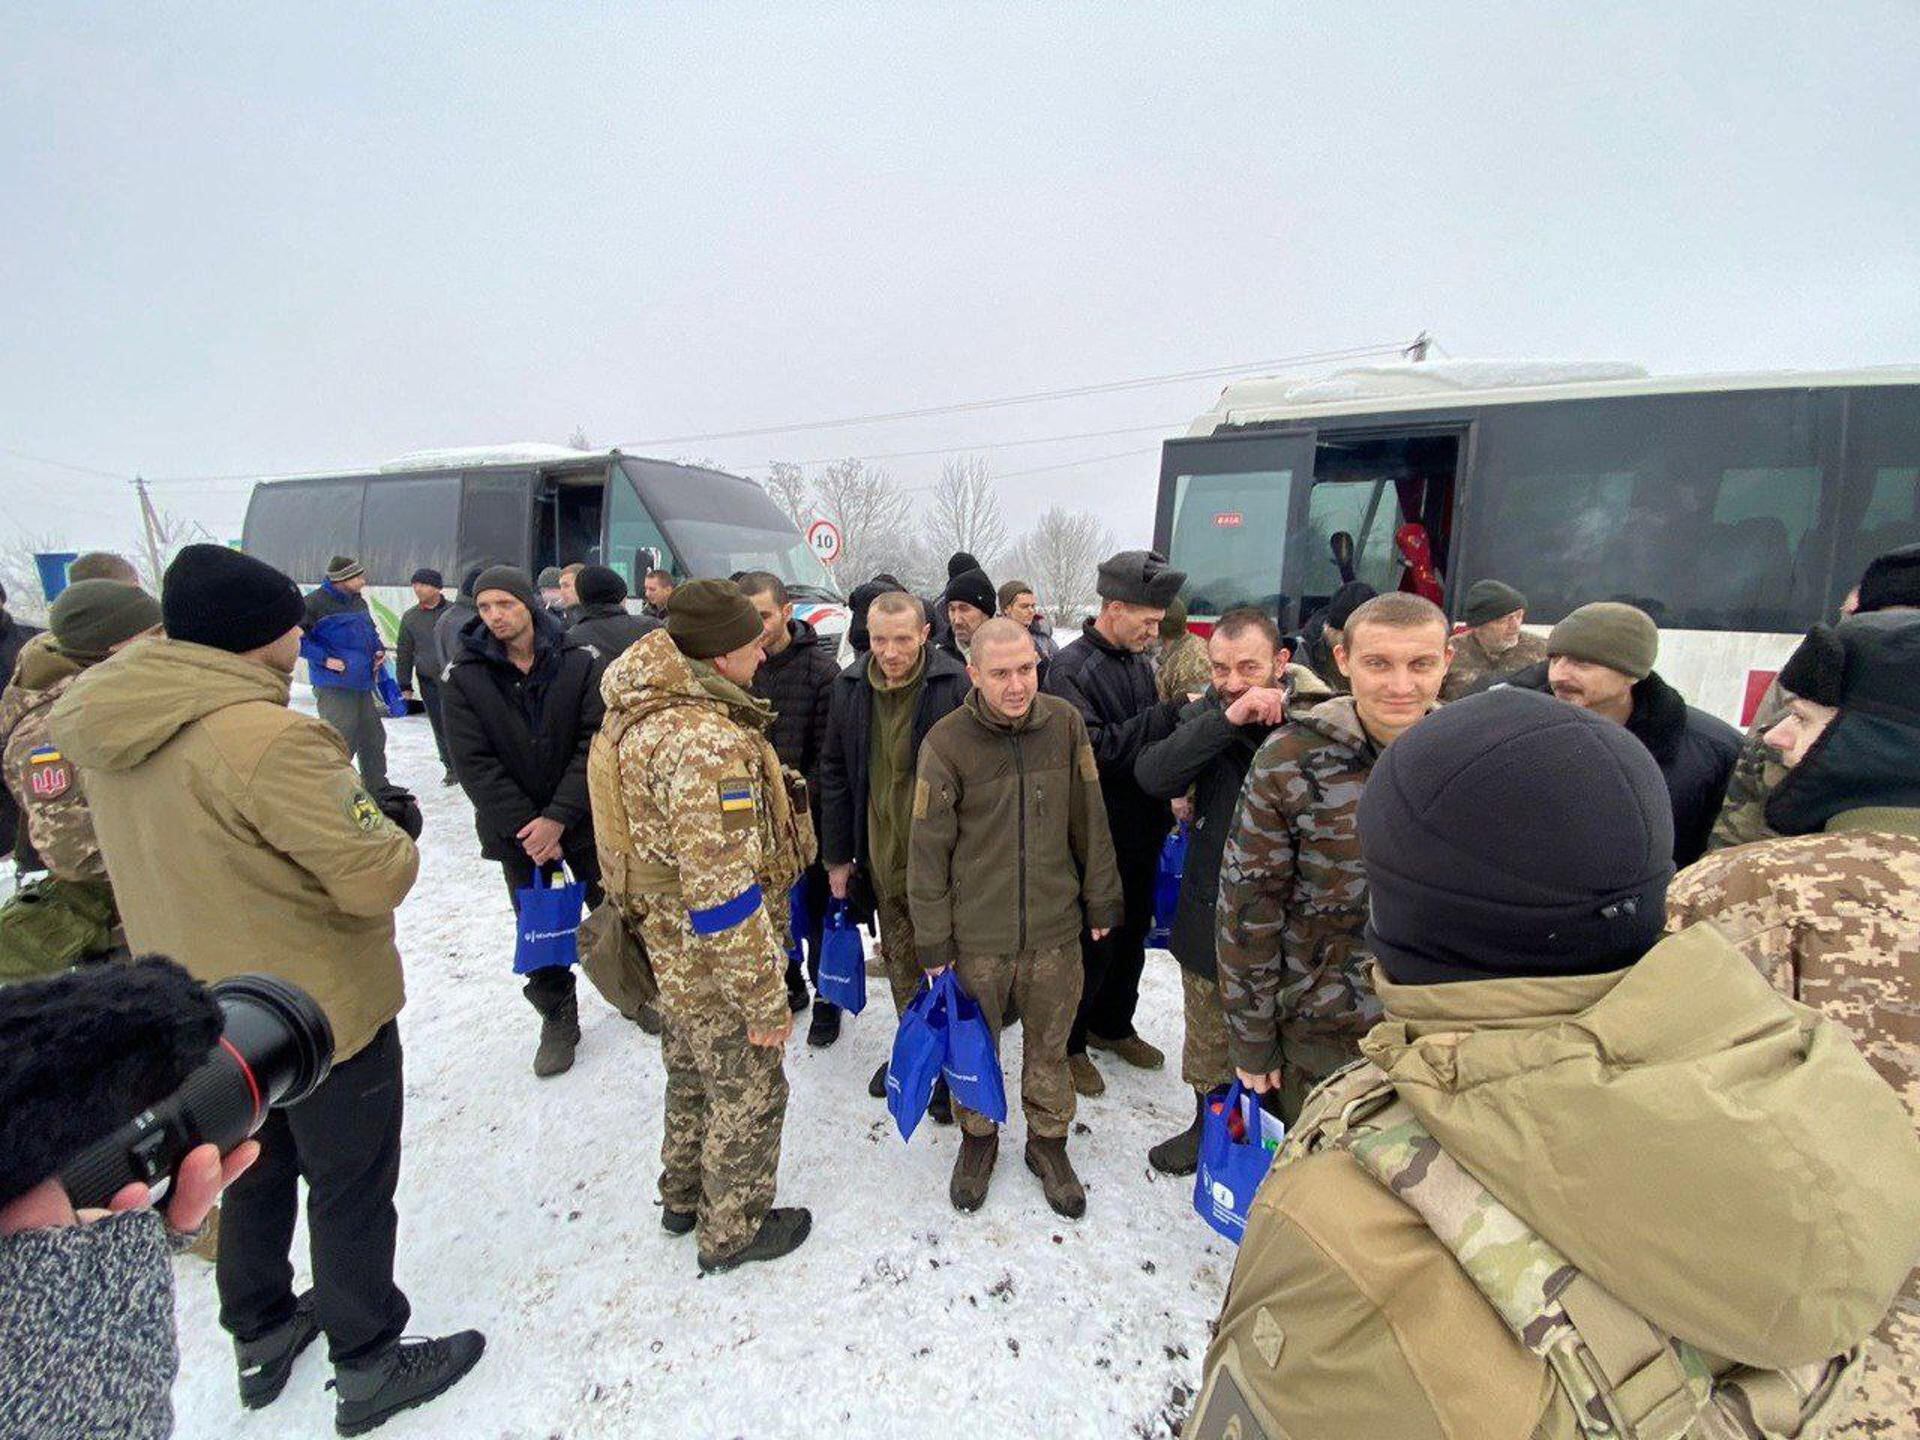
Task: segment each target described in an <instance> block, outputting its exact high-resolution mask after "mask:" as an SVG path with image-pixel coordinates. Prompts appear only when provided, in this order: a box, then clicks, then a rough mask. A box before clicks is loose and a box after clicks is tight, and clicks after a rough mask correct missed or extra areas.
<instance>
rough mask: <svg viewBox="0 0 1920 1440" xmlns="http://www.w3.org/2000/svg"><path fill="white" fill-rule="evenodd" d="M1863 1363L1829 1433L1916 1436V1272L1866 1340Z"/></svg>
mask: <svg viewBox="0 0 1920 1440" xmlns="http://www.w3.org/2000/svg"><path fill="white" fill-rule="evenodd" d="M1866 1351H1867V1363H1866V1365H1865V1366H1864V1367H1863V1368H1862V1369H1861V1371H1860V1373H1859V1374H1858V1375H1857V1376H1855V1377H1854V1384H1853V1395H1852V1397H1851V1399H1850V1400H1849V1401H1848V1402H1847V1403H1846V1404H1845V1405H1844V1406H1842V1407H1841V1409H1840V1410H1839V1412H1838V1413H1839V1415H1840V1419H1839V1421H1838V1422H1837V1423H1836V1424H1835V1425H1834V1427H1833V1429H1832V1430H1831V1431H1829V1432H1828V1433H1829V1434H1832V1435H1835V1436H1840V1435H1849V1436H1883V1435H1884V1436H1893V1435H1920V1272H1916V1273H1915V1274H1913V1275H1910V1276H1908V1277H1907V1285H1906V1288H1905V1289H1904V1290H1902V1291H1901V1292H1900V1298H1899V1299H1898V1300H1896V1301H1894V1303H1893V1313H1892V1314H1890V1315H1888V1316H1887V1318H1886V1319H1885V1320H1883V1321H1881V1322H1880V1328H1879V1329H1878V1330H1875V1331H1874V1332H1873V1334H1872V1336H1870V1337H1869V1338H1868V1340H1867V1346H1866Z"/></svg>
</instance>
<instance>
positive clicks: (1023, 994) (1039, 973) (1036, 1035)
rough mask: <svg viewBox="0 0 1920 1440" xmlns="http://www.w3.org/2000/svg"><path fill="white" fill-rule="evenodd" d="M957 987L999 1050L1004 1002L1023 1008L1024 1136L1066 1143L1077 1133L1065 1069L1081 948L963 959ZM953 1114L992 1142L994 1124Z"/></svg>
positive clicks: (958, 1111) (957, 1110)
mask: <svg viewBox="0 0 1920 1440" xmlns="http://www.w3.org/2000/svg"><path fill="white" fill-rule="evenodd" d="M954 970H955V972H956V973H957V974H958V975H959V977H960V984H961V986H962V988H964V989H965V990H966V992H967V994H969V995H971V996H972V997H973V998H974V1000H975V1001H976V1002H978V1004H979V1006H980V1010H981V1013H982V1014H983V1015H985V1016H986V1020H987V1028H988V1029H989V1030H991V1031H992V1032H993V1040H994V1047H995V1049H996V1051H997V1050H998V1048H999V1044H1000V1030H1001V1027H1002V1025H1004V1024H1005V1021H1006V1014H1007V1001H1008V1000H1009V999H1012V1000H1013V1001H1015V1002H1016V1003H1017V1004H1018V1005H1019V1007H1020V1108H1021V1110H1022V1111H1023V1112H1025V1114H1026V1117H1027V1134H1028V1135H1029V1136H1036V1135H1037V1136H1039V1137H1040V1138H1041V1139H1044V1140H1064V1139H1066V1137H1067V1132H1068V1130H1070V1129H1071V1128H1072V1126H1073V1072H1072V1071H1071V1070H1069V1069H1068V1068H1067V1037H1068V1036H1069V1035H1070V1034H1071V1033H1072V1032H1073V1017H1074V1015H1075V1013H1076V1012H1077V1011H1078V1010H1079V1008H1080V986H1081V984H1082V980H1083V975H1082V971H1081V968H1080V944H1079V942H1078V941H1075V942H1074V943H1072V944H1070V945H1059V946H1055V947H1054V948H1053V949H1051V950H1029V951H1027V952H1026V953H1025V954H1021V955H989V956H984V957H982V956H962V957H961V958H960V960H959V962H958V963H957V964H956V965H955V966H954ZM953 1113H954V1116H955V1118H956V1119H958V1120H959V1122H960V1125H961V1127H962V1128H963V1129H964V1130H965V1131H966V1132H967V1133H968V1134H969V1135H991V1134H993V1133H994V1131H995V1130H996V1129H997V1128H998V1127H997V1126H996V1125H995V1124H994V1123H993V1121H991V1120H989V1119H987V1117H986V1116H984V1115H982V1114H980V1113H978V1112H977V1111H974V1110H969V1109H967V1107H966V1106H964V1105H962V1104H960V1103H959V1102H958V1101H955V1102H954V1106H953Z"/></svg>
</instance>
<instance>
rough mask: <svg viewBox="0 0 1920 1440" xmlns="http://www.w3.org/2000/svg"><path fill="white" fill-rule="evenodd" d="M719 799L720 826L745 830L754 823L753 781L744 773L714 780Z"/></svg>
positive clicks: (724, 828) (725, 828)
mask: <svg viewBox="0 0 1920 1440" xmlns="http://www.w3.org/2000/svg"><path fill="white" fill-rule="evenodd" d="M714 789H715V790H716V791H717V792H718V794H719V799H720V828H721V829H722V830H747V829H751V828H752V826H753V823H754V804H753V782H752V781H751V780H749V779H747V777H746V776H744V775H739V776H734V777H731V778H729V779H726V780H719V781H716V782H714Z"/></svg>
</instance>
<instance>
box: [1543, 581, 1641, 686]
mask: <svg viewBox="0 0 1920 1440" xmlns="http://www.w3.org/2000/svg"><path fill="white" fill-rule="evenodd" d="M1547 654H1548V655H1549V656H1554V655H1565V656H1567V657H1568V658H1569V659H1572V660H1585V661H1587V662H1588V663H1589V664H1593V665H1604V666H1606V667H1607V668H1608V669H1609V670H1618V671H1619V672H1620V673H1621V674H1622V675H1631V676H1632V677H1633V678H1634V679H1635V680H1644V679H1646V678H1647V676H1649V675H1651V674H1652V673H1653V662H1654V661H1655V660H1657V659H1658V658H1659V657H1660V627H1659V626H1658V625H1655V624H1654V623H1653V617H1652V616H1651V615H1649V614H1647V612H1646V611H1644V610H1641V609H1638V608H1636V607H1635V606H1632V605H1622V604H1621V603H1620V602H1619V601H1617V600H1596V601H1595V602H1594V603H1593V604H1591V605H1582V606H1581V607H1580V608H1579V609H1578V610H1576V611H1574V612H1573V613H1572V614H1571V615H1569V616H1567V618H1566V619H1564V620H1562V621H1561V622H1560V623H1559V624H1558V625H1556V626H1554V627H1553V633H1552V634H1551V635H1549V636H1547Z"/></svg>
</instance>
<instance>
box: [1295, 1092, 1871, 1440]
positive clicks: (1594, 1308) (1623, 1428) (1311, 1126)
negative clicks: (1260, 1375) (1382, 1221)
mask: <svg viewBox="0 0 1920 1440" xmlns="http://www.w3.org/2000/svg"><path fill="white" fill-rule="evenodd" d="M1330 1149H1344V1150H1346V1151H1348V1152H1349V1153H1350V1154H1351V1155H1352V1156H1353V1158H1354V1159H1355V1160H1356V1161H1358V1162H1359V1165H1360V1167H1361V1169H1363V1170H1365V1171H1366V1172H1367V1173H1368V1174H1369V1175H1371V1176H1372V1177H1373V1178H1374V1179H1375V1180H1377V1181H1379V1182H1380V1183H1381V1184H1382V1185H1384V1186H1386V1187H1387V1189H1388V1190H1390V1191H1392V1193H1393V1194H1394V1195H1395V1196H1396V1197H1397V1198H1399V1199H1400V1200H1401V1201H1403V1202H1405V1203H1406V1204H1407V1205H1408V1206H1409V1207H1411V1208H1412V1210H1413V1211H1414V1213H1415V1214H1417V1215H1419V1217H1420V1218H1421V1220H1422V1221H1424V1222H1425V1223H1426V1226H1427V1228H1428V1229H1429V1230H1430V1231H1431V1232H1432V1233H1433V1235H1434V1236H1435V1238H1437V1239H1438V1240H1439V1241H1440V1243H1441V1244H1442V1245H1444V1246H1446V1248H1447V1250H1448V1251H1449V1252H1450V1253H1451V1254H1452V1255H1453V1257H1454V1259H1455V1260H1457V1261H1458V1262H1459V1264H1460V1268H1461V1269H1462V1270H1463V1271H1464V1272H1465V1273H1466V1275H1467V1277H1468V1278H1469V1279H1470V1280H1471V1281H1472V1282H1473V1285H1474V1288H1475V1289H1477V1290H1478V1291H1479V1292H1480V1293H1481V1294H1482V1295H1484V1296H1485V1297H1486V1299H1487V1303H1488V1304H1490V1305H1492V1306H1493V1308H1494V1310H1495V1312H1496V1313H1498V1314H1499V1316H1500V1318H1501V1319H1502V1320H1503V1321H1505V1322H1506V1325H1507V1328H1508V1329H1510V1330H1512V1331H1513V1333H1514V1335H1515V1337H1516V1338H1518V1339H1519V1341H1520V1343H1521V1344H1522V1345H1524V1346H1526V1347H1527V1349H1528V1350H1530V1351H1532V1352H1533V1353H1534V1354H1535V1355H1538V1356H1539V1357H1540V1358H1541V1359H1542V1360H1544V1361H1546V1363H1547V1365H1548V1367H1549V1368H1550V1369H1551V1370H1552V1372H1553V1377H1554V1381H1555V1383H1556V1384H1557V1385H1558V1386H1559V1388H1560V1390H1561V1391H1562V1393H1563V1394H1564V1395H1565V1396H1566V1398H1567V1400H1568V1403H1569V1404H1570V1405H1571V1407H1572V1409H1573V1414H1574V1418H1575V1420H1576V1421H1577V1422H1578V1424H1579V1426H1580V1433H1581V1434H1582V1436H1584V1437H1586V1440H1795V1437H1800V1436H1814V1435H1819V1434H1823V1433H1825V1430H1826V1428H1827V1425H1828V1424H1829V1423H1831V1421H1832V1420H1833V1419H1835V1418H1836V1416H1835V1415H1834V1414H1833V1413H1832V1412H1833V1411H1834V1409H1835V1407H1836V1403H1837V1402H1838V1401H1840V1400H1841V1399H1842V1398H1843V1397H1844V1396H1845V1394H1846V1393H1847V1386H1846V1381H1847V1380H1848V1378H1849V1377H1850V1376H1851V1375H1852V1373H1853V1372H1854V1371H1855V1370H1856V1369H1857V1368H1858V1366H1859V1364H1860V1350H1859V1349H1858V1348H1857V1347H1856V1348H1855V1349H1853V1350H1850V1351H1848V1352H1846V1353H1845V1354H1842V1355H1837V1356H1835V1357H1834V1358H1833V1359H1831V1360H1828V1361H1825V1362H1824V1363H1821V1364H1814V1365H1803V1366H1797V1367H1795V1368H1793V1369H1791V1370H1761V1369H1755V1368H1753V1367H1751V1366H1746V1365H1731V1366H1730V1365H1728V1364H1727V1363H1726V1362H1724V1361H1719V1360H1716V1359H1715V1358H1714V1357H1712V1356H1709V1355H1707V1354H1706V1353H1705V1352H1703V1351H1701V1350H1700V1349H1699V1348H1698V1347H1696V1346H1693V1345H1690V1344H1688V1343H1687V1342H1686V1341H1684V1340H1681V1339H1678V1338H1677V1337H1675V1336H1672V1335H1668V1334H1666V1333H1665V1332H1663V1331H1662V1330H1660V1329H1659V1328H1658V1327H1657V1326H1655V1325H1654V1324H1653V1323H1652V1322H1651V1321H1649V1320H1647V1319H1646V1318H1645V1317H1643V1316H1642V1315H1641V1314H1640V1313H1639V1312H1638V1311H1636V1310H1634V1309H1632V1308H1631V1307H1630V1306H1628V1305H1627V1304H1626V1303H1625V1302H1624V1301H1622V1300H1620V1299H1618V1298H1617V1297H1616V1296H1614V1295H1613V1294H1611V1293H1610V1292H1609V1291H1607V1290H1606V1289H1605V1288H1603V1287H1602V1286H1601V1285H1600V1284H1599V1283H1598V1282H1596V1281H1595V1280H1594V1279H1593V1277H1591V1276H1590V1275H1587V1274H1586V1273H1585V1272H1583V1271H1582V1270H1580V1269H1579V1268H1578V1267H1577V1266H1575V1265H1574V1264H1573V1262H1572V1261H1570V1260H1568V1259H1567V1257H1566V1256H1565V1255H1563V1254H1561V1253H1560V1252H1559V1250H1557V1249H1556V1248H1555V1247H1554V1246H1553V1245H1552V1244H1551V1243H1549V1242H1548V1241H1547V1240H1546V1239H1544V1238H1543V1237H1542V1236H1540V1235H1539V1234H1538V1233H1536V1232H1535V1231H1534V1230H1533V1229H1532V1228H1531V1227H1530V1226H1529V1225H1528V1224H1527V1223H1526V1221H1524V1220H1522V1219H1521V1218H1520V1217H1519V1216H1518V1215H1516V1214H1514V1213H1513V1211H1511V1210H1510V1209H1508V1208H1507V1207H1506V1206H1505V1205H1504V1204H1502V1203H1501V1202H1500V1200H1499V1199H1498V1198H1496V1197H1495V1196H1494V1195H1493V1194H1492V1193H1491V1192H1490V1191H1489V1190H1488V1189H1487V1188H1486V1187H1485V1186H1484V1185H1482V1184H1481V1183H1480V1182H1479V1181H1478V1180H1476V1179H1474V1178H1473V1176H1472V1175H1470V1174H1469V1173H1468V1172H1467V1170H1466V1169H1465V1167H1463V1166H1462V1165H1461V1164H1460V1163H1459V1162H1458V1161H1457V1160H1455V1159H1454V1158H1453V1157H1452V1156H1451V1155H1449V1154H1447V1152H1446V1151H1445V1150H1443V1149H1442V1148H1441V1147H1440V1143H1439V1142H1438V1141H1437V1140H1435V1139H1434V1138H1433V1136H1432V1135H1430V1134H1428V1133H1427V1130H1426V1128H1425V1127H1424V1126H1423V1125H1421V1123H1420V1121H1419V1118H1418V1117H1417V1116H1416V1115H1415V1114H1414V1112H1413V1109H1412V1107H1411V1106H1409V1105H1408V1104H1407V1103H1406V1102H1405V1101H1404V1100H1402V1099H1401V1098H1400V1097H1399V1095H1398V1093H1397V1092H1396V1091H1395V1090H1394V1088H1393V1084H1392V1082H1391V1081H1390V1080H1388V1078H1387V1076H1386V1072H1384V1071H1383V1070H1381V1069H1380V1068H1379V1067H1378V1066H1377V1065H1375V1064H1373V1062H1372V1061H1368V1060H1362V1061H1359V1062H1357V1063H1355V1064H1354V1065H1351V1066H1349V1067H1348V1068H1347V1069H1345V1070H1342V1071H1341V1072H1339V1073H1338V1074H1336V1075H1335V1076H1333V1077H1332V1078H1331V1079H1329V1080H1328V1081H1327V1082H1326V1083H1325V1084H1324V1085H1322V1086H1321V1087H1320V1088H1319V1089H1318V1090H1316V1091H1315V1092H1314V1094H1313V1095H1312V1097H1311V1098H1310V1099H1309V1100H1308V1101H1307V1104H1306V1106H1305V1108H1303V1109H1302V1111H1301V1113H1300V1119H1299V1123H1298V1124H1297V1125H1296V1126H1295V1127H1294V1130H1293V1132H1292V1134H1290V1135H1289V1136H1288V1137H1287V1140H1286V1142H1285V1144H1284V1145H1283V1146H1282V1148H1281V1151H1280V1155H1279V1158H1278V1160H1277V1161H1276V1162H1275V1164H1276V1168H1277V1167H1278V1166H1279V1165H1283V1164H1286V1163H1288V1162H1289V1161H1292V1160H1297V1159H1300V1158H1302V1157H1303V1156H1306V1155H1310V1154H1313V1153H1316V1152H1318V1151H1321V1150H1330Z"/></svg>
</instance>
